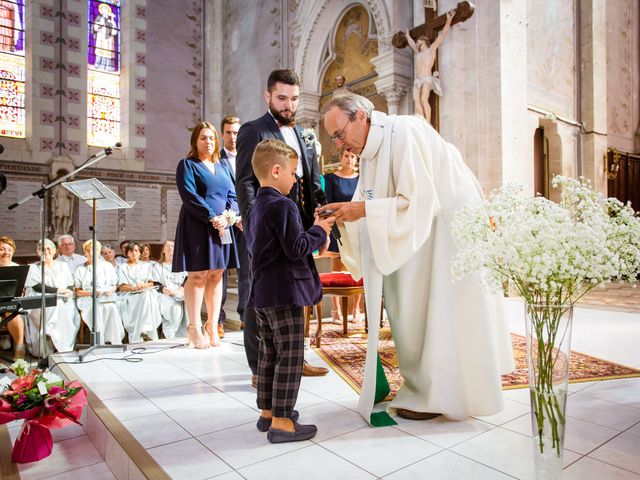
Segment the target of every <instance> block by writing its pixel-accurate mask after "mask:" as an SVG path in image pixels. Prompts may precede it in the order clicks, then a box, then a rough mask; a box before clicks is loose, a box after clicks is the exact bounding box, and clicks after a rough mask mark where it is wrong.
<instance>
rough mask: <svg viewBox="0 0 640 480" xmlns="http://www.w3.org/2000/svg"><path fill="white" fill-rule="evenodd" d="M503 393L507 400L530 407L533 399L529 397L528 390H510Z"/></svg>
mask: <svg viewBox="0 0 640 480" xmlns="http://www.w3.org/2000/svg"><path fill="white" fill-rule="evenodd" d="M503 393H504V398H505V399H508V400H512V401H514V402H518V403H523V404H524V405H527V406H529V403H530V398H531V397H530V396H529V389H528V388H512V389H510V390H504V391H503Z"/></svg>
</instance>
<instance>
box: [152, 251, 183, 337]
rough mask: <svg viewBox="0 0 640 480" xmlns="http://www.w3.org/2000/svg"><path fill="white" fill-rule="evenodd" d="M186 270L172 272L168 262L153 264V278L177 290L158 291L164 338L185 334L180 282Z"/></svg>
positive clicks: (181, 282)
mask: <svg viewBox="0 0 640 480" xmlns="http://www.w3.org/2000/svg"><path fill="white" fill-rule="evenodd" d="M186 278H187V272H172V271H171V264H170V263H159V262H155V263H154V264H153V280H154V281H155V282H160V284H161V285H162V286H163V287H167V288H169V289H170V290H172V291H177V292H176V294H175V295H173V296H169V295H167V294H166V293H160V292H159V293H158V296H159V298H160V315H162V333H163V334H164V336H165V338H174V337H176V336H178V337H185V336H186V335H187V316H186V314H185V311H184V289H183V288H182V284H183V283H184V281H185V279H186Z"/></svg>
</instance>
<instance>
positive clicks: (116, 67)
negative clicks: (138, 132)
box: [87, 0, 120, 147]
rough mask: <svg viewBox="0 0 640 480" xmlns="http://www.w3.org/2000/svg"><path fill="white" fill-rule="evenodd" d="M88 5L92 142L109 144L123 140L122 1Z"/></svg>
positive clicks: (101, 145)
mask: <svg viewBox="0 0 640 480" xmlns="http://www.w3.org/2000/svg"><path fill="white" fill-rule="evenodd" d="M88 4H89V52H88V63H89V71H88V95H87V101H88V105H87V112H88V119H87V120H88V121H87V130H88V143H89V145H95V146H100V147H106V146H108V145H113V144H114V143H116V142H118V141H119V140H120V0H102V1H98V0H89V2H88Z"/></svg>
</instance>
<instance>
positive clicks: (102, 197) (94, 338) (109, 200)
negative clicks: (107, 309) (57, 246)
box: [62, 178, 135, 362]
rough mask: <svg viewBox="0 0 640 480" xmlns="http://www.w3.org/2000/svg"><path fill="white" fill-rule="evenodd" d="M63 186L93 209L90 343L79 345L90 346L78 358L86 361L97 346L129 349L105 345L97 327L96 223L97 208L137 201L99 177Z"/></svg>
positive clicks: (123, 205)
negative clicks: (118, 192)
mask: <svg viewBox="0 0 640 480" xmlns="http://www.w3.org/2000/svg"><path fill="white" fill-rule="evenodd" d="M62 186H63V187H64V188H66V189H67V190H69V191H70V192H71V193H73V194H74V195H75V196H77V197H78V198H79V199H80V200H84V201H85V202H86V203H87V205H89V206H91V208H92V210H93V216H92V221H91V225H90V226H89V230H90V231H91V240H92V242H93V245H92V248H93V253H92V262H91V263H92V268H93V272H92V273H93V279H92V280H91V285H92V286H93V288H92V289H91V310H92V312H91V315H92V318H91V334H90V340H89V345H78V347H79V348H82V347H85V346H86V347H88V348H87V349H86V350H80V351H79V352H78V359H79V360H80V362H82V361H84V357H86V356H87V355H88V354H89V353H91V352H92V351H93V350H95V349H97V348H117V349H122V351H123V352H125V351H126V350H127V346H126V345H104V344H102V340H101V338H100V331H99V330H98V328H97V327H96V311H97V310H96V307H97V299H96V288H95V286H96V284H97V282H96V275H97V266H98V255H99V254H100V252H96V225H97V217H96V212H97V210H118V209H121V208H131V207H133V205H134V204H135V202H131V203H127V202H125V201H124V200H123V199H121V198H120V197H119V196H118V195H116V194H115V193H114V192H112V191H111V189H110V188H109V187H107V186H106V185H105V184H104V183H102V182H101V181H100V180H98V179H97V178H90V179H88V180H78V181H77V182H66V183H63V184H62Z"/></svg>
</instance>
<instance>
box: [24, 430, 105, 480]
mask: <svg viewBox="0 0 640 480" xmlns="http://www.w3.org/2000/svg"><path fill="white" fill-rule="evenodd" d="M102 462H103V460H102V458H101V457H100V455H98V452H97V451H96V449H95V448H94V446H93V443H91V440H89V437H87V436H84V437H76V438H71V439H69V440H65V441H63V442H58V443H55V444H54V445H53V451H52V452H51V455H49V456H48V457H47V458H43V459H42V460H40V461H38V462H33V463H25V464H21V465H18V469H19V471H20V477H21V478H23V479H31V480H36V479H39V478H44V477H47V476H51V475H58V474H61V473H64V472H68V471H70V470H75V469H77V468H81V467H86V466H88V465H94V464H96V463H102Z"/></svg>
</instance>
